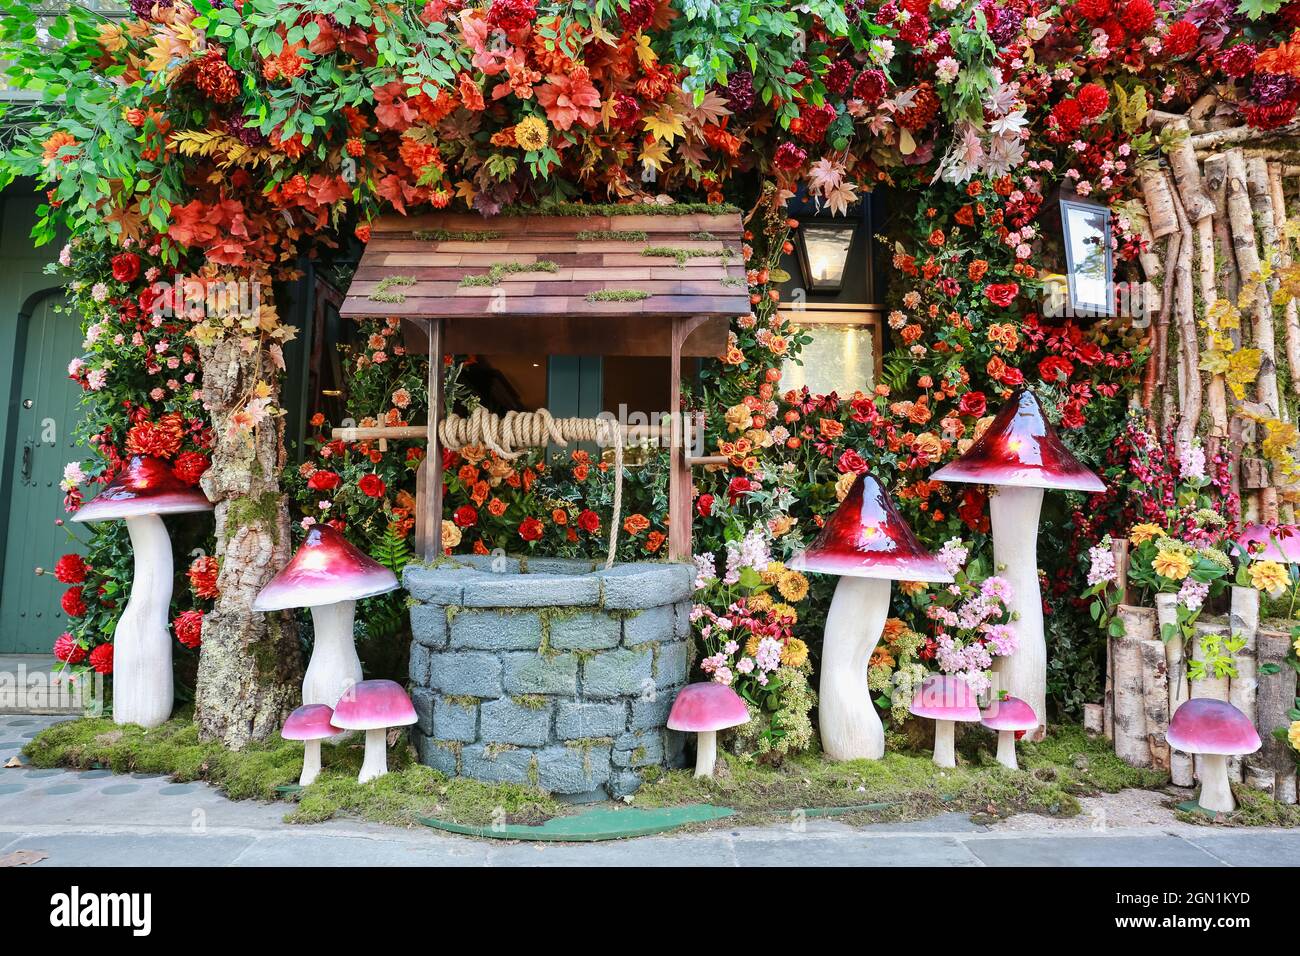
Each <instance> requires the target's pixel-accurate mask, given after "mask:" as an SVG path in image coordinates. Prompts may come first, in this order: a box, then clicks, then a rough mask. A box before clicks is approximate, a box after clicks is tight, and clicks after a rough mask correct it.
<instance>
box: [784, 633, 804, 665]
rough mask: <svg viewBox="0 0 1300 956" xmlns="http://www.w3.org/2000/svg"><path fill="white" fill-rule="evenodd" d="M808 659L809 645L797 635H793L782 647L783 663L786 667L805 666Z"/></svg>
mask: <svg viewBox="0 0 1300 956" xmlns="http://www.w3.org/2000/svg"><path fill="white" fill-rule="evenodd" d="M807 660H808V645H807V644H805V643H804V642H803V641H801V640H799V638H797V637H792V638H790V640H788V641H786V642H785V647H783V648H781V663H782V664H784V665H785V666H786V667H803V665H804V662H805V661H807Z"/></svg>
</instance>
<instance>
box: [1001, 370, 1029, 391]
mask: <svg viewBox="0 0 1300 956" xmlns="http://www.w3.org/2000/svg"><path fill="white" fill-rule="evenodd" d="M998 381H999V382H1001V383H1002V384H1003V385H1006V386H1008V387H1010V388H1015V387H1016V386H1017V385H1023V384H1025V376H1024V374H1023V373H1022V372H1021V371H1020V369H1018V368H1012V367H1011V366H1009V365H1008V366H1007V367H1006V368H1005V369H1003V370H1002V374H1001V375H999V376H998Z"/></svg>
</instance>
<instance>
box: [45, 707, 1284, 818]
mask: <svg viewBox="0 0 1300 956" xmlns="http://www.w3.org/2000/svg"><path fill="white" fill-rule="evenodd" d="M900 742H901V741H900V740H899V739H897V738H894V739H891V742H890V747H891V749H890V751H889V752H888V753H887V754H886V756H885V758H884V759H883V760H855V761H848V762H845V763H834V762H831V761H828V760H825V759H824V758H822V757H821V756H820V755H815V754H805V755H802V756H799V757H794V758H788V759H786V760H785V762H784V763H783V764H781V765H780V766H766V765H761V764H756V763H754V762H751V761H745V760H741V759H739V758H736V757H733V756H730V755H726V754H723V755H720V757H719V768H718V773H717V776H715V777H713V778H711V779H703V780H696V779H695V778H694V776H693V775H692V772H691V771H690V770H673V771H662V770H656V769H649V770H647V771H646V773H647V777H648V779H647V783H646V785H645V786H644V787H642V788H641V790H640V791H639V792H638V793H637V794H636V796H635V797H634V798H633V799H632V801H631V802H632V804H633V805H634V806H638V807H666V806H677V805H681V804H687V803H712V804H715V805H720V806H728V807H732V808H734V809H735V810H737V811H739V816H738V817H732V818H730V819H729V820H728V821H725V823H721V824H716V825H734V824H736V823H737V822H750V823H758V822H764V821H770V820H773V819H789V816H790V815H791V814H792V813H794V812H797V811H804V812H806V813H808V814H809V815H810V816H815V815H817V813H816V811H817V810H818V809H821V808H838V810H837V812H841V813H843V815H844V819H846V820H848V821H851V822H876V821H884V820H912V819H919V818H924V817H927V816H932V815H934V814H936V813H942V812H945V811H953V810H957V811H961V812H965V813H970V814H972V815H974V816H976V817H979V818H984V819H989V818H996V817H1004V816H1009V815H1011V814H1013V813H1020V812H1033V813H1043V814H1048V815H1054V816H1072V815H1074V814H1076V813H1078V812H1079V802H1078V798H1079V797H1081V796H1091V795H1095V794H1098V793H1103V792H1104V793H1115V792H1118V791H1120V790H1123V789H1126V788H1137V789H1160V788H1163V787H1164V786H1165V785H1166V784H1167V782H1168V781H1167V778H1166V777H1165V776H1164V775H1163V774H1159V773H1156V772H1155V771H1152V770H1140V769H1136V768H1133V767H1130V766H1128V765H1127V764H1125V763H1124V762H1123V761H1121V760H1120V759H1119V758H1118V757H1116V756H1115V754H1114V753H1113V752H1111V751H1110V750H1109V749H1108V747H1107V745H1106V742H1105V741H1104V740H1100V739H1092V738H1089V737H1088V736H1086V735H1085V734H1084V733H1083V731H1082V729H1080V728H1078V727H1075V726H1063V727H1053V728H1052V730H1051V734H1050V735H1049V736H1048V738H1047V739H1046V740H1045V741H1043V742H1042V743H1039V744H1027V743H1023V742H1022V743H1021V744H1020V745H1019V748H1018V749H1019V752H1020V764H1021V769H1020V770H1015V771H1013V770H1007V769H1006V768H1004V767H1002V766H1000V765H999V764H998V763H997V762H996V761H995V760H994V759H993V749H994V743H995V740H994V737H993V735H992V734H989V733H987V732H984V731H983V730H980V729H974V730H972V731H970V732H967V733H964V734H963V735H962V739H961V740H960V742H959V745H958V752H959V755H960V764H959V766H958V767H956V768H955V769H951V770H940V769H939V768H937V767H935V766H934V764H933V763H932V762H931V760H930V754H929V751H928V750H915V749H910V750H909V749H904V748H901V747H899V746H898V745H899V743H900ZM580 743H582V742H575V744H580ZM363 750H364V740H363V739H362V737H361V736H360V735H353V736H352V737H349V738H344V740H343V741H342V742H340V743H338V744H326V745H324V746H323V747H322V748H321V751H322V755H321V762H322V765H323V769H322V771H321V775H320V777H319V778H318V779H317V781H316V782H315V783H313V784H312V785H311V786H310V787H307V788H306V789H304V790H301V791H298V792H296V793H291V794H287V795H286V794H285V793H283V792H281V791H279V790H277V788H279V787H284V786H286V785H290V784H294V783H296V782H297V780H298V774H299V772H300V771H301V769H302V744H300V743H295V742H291V741H286V740H281V739H279V738H276V739H273V740H269V741H265V742H263V743H259V744H254V745H252V746H250V747H248V748H247V749H246V750H243V751H241V752H239V753H231V752H229V751H226V750H225V749H223V748H222V747H221V746H220V745H218V744H215V743H204V742H202V741H200V740H199V739H198V730H197V728H196V727H195V726H194V724H193V723H192V722H191V721H190V719H189V717H188V715H185V716H179V717H177V718H174V719H173V720H170V721H168V722H167V723H165V724H163V725H162V726H161V727H157V728H155V729H153V730H145V729H143V728H141V727H135V726H127V727H118V726H117V725H115V724H114V723H113V722H112V721H111V720H108V719H104V718H94V719H82V720H71V721H65V722H62V723H58V724H55V725H54V726H52V727H50V728H48V729H46V730H44V731H42V732H41V733H39V734H38V735H37V736H36V737H35V738H34V739H33V740H32V741H31V742H30V743H29V744H28V745H27V746H26V747H25V748H24V751H23V752H24V753H25V754H26V755H27V757H28V758H29V759H30V760H31V761H32V763H33V764H34V765H36V766H38V767H59V766H62V767H73V768H78V769H89V768H96V767H106V768H108V769H111V770H113V771H115V772H117V773H161V774H168V775H170V776H172V777H173V778H175V779H176V780H178V781H189V780H203V781H206V782H208V783H210V784H212V785H214V786H216V787H218V788H220V789H221V790H223V791H224V792H225V793H226V795H227V796H229V797H231V798H232V799H235V800H246V799H259V800H277V799H279V800H287V801H291V802H289V803H288V804H287V812H286V815H285V820H286V821H287V822H290V823H315V822H319V821H323V820H328V819H330V818H331V817H334V816H337V815H340V814H346V815H351V816H356V817H359V818H361V819H364V820H370V821H373V822H377V823H387V824H392V825H396V826H415V825H417V824H418V820H419V818H420V817H424V816H435V817H438V818H440V819H444V820H453V821H455V822H458V823H464V824H470V825H479V826H482V825H485V824H490V823H493V822H505V823H512V824H532V825H535V824H540V823H543V822H545V821H546V820H548V819H550V818H551V817H553V816H557V815H560V814H564V813H572V812H575V811H574V808H573V807H571V806H569V805H567V804H564V803H562V802H560V801H558V800H556V799H554V798H553V797H551V796H550V795H548V794H546V793H544V792H543V791H541V790H539V789H537V788H536V787H535V786H527V785H515V784H492V783H484V782H481V781H477V780H469V779H466V778H448V777H446V776H444V775H443V774H441V773H438V772H437V771H435V770H433V769H431V768H429V767H425V766H422V765H420V764H418V763H417V762H416V760H415V753H414V751H413V750H412V748H411V747H410V746H409V745H407V744H405V742H404V741H403V742H402V743H401V744H400V745H395V746H393V747H390V749H389V753H388V761H389V768H390V772H389V773H388V774H387V775H386V776H384V777H381V778H379V779H378V780H375V781H372V782H371V783H368V784H364V785H363V784H359V783H357V780H356V775H357V772H358V771H359V770H360V768H361V762H362V757H363ZM1234 789H1235V792H1236V794H1237V799H1238V800H1239V802H1240V803H1241V808H1240V809H1239V810H1238V811H1237V812H1236V813H1234V814H1232V815H1230V816H1228V817H1226V818H1223V817H1221V818H1220V819H1219V821H1218V822H1219V823H1226V824H1228V825H1231V826H1300V807H1288V806H1283V805H1281V804H1277V803H1275V802H1274V801H1272V800H1271V799H1269V798H1268V797H1266V796H1265V795H1263V794H1260V793H1257V792H1255V791H1252V790H1249V789H1248V788H1245V787H1236V788H1234ZM845 808H848V809H845ZM853 808H861V809H853ZM1178 816H1179V817H1180V818H1181V819H1184V820H1186V821H1187V822H1193V823H1203V824H1208V823H1212V822H1214V821H1212V820H1211V819H1210V818H1208V817H1206V816H1205V815H1203V814H1189V813H1185V812H1182V811H1179V812H1178Z"/></svg>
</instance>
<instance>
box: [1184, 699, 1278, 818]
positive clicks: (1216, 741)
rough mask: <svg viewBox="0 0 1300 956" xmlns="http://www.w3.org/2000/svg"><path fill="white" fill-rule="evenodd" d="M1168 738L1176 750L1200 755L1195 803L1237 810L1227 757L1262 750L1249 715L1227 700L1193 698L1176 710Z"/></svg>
mask: <svg viewBox="0 0 1300 956" xmlns="http://www.w3.org/2000/svg"><path fill="white" fill-rule="evenodd" d="M1165 739H1166V740H1168V741H1169V746H1171V747H1173V748H1174V749H1175V750H1181V751H1183V753H1189V754H1200V756H1201V759H1200V761H1199V762H1200V776H1201V792H1200V795H1199V796H1198V797H1197V801H1196V802H1197V803H1198V804H1200V806H1201V808H1202V809H1204V810H1210V811H1212V812H1214V813H1231V812H1232V811H1233V810H1235V809H1237V801H1236V800H1235V799H1234V798H1233V796H1232V787H1231V785H1230V784H1229V783H1228V758H1229V757H1234V756H1239V755H1241V754H1253V753H1254V752H1255V751H1256V750H1258V749H1259V747H1260V741H1259V734H1258V732H1256V730H1255V725H1254V724H1252V723H1251V722H1250V718H1249V717H1247V716H1246V715H1245V714H1243V713H1242V712H1241V711H1240V710H1238V709H1237V708H1236V707H1233V706H1232V705H1231V704H1230V703H1228V702H1227V701H1226V700H1217V699H1215V698H1213V697H1193V698H1192V699H1191V700H1189V701H1187V702H1186V703H1184V704H1183V705H1182V706H1181V707H1179V708H1178V709H1177V710H1176V711H1174V716H1173V717H1172V718H1171V719H1170V721H1169V730H1168V731H1167V732H1166V733H1165Z"/></svg>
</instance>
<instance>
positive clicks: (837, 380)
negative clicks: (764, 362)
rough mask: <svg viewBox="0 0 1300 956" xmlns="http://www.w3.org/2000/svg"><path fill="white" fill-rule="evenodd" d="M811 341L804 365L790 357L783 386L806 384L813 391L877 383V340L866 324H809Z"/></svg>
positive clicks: (841, 391)
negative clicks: (798, 363) (796, 362)
mask: <svg viewBox="0 0 1300 956" xmlns="http://www.w3.org/2000/svg"><path fill="white" fill-rule="evenodd" d="M804 329H805V331H807V332H808V334H809V335H811V336H812V341H811V342H809V343H808V344H807V345H805V346H804V347H803V351H802V352H801V354H800V358H801V359H802V360H803V364H802V365H796V364H795V363H794V362H793V361H791V360H789V359H787V360H786V362H785V364H784V365H783V366H782V368H781V389H782V390H785V389H790V388H793V389H800V388H803V387H804V386H805V385H806V386H807V387H808V389H809V391H811V392H812V393H813V394H814V395H826V394H829V393H830V392H835V393H836V394H837V395H840V396H844V395H848V394H849V393H850V392H854V391H863V392H869V391H871V389H873V388H874V387H875V385H876V341H875V336H874V335H873V334H872V329H871V327H870V326H867V325H847V324H844V325H841V324H835V325H808V326H805V327H804Z"/></svg>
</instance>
